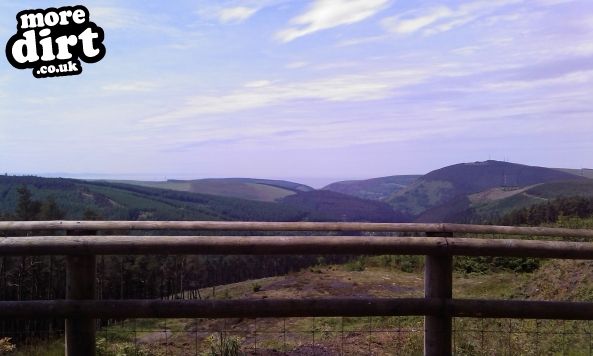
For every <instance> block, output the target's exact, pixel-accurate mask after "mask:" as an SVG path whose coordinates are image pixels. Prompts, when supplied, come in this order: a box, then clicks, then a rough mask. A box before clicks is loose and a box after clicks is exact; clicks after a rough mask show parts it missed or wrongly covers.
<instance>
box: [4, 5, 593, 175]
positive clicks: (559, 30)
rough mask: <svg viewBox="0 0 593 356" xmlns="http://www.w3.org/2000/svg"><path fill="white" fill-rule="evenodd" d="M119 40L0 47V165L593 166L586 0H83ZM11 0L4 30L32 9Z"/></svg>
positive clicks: (69, 168)
mask: <svg viewBox="0 0 593 356" xmlns="http://www.w3.org/2000/svg"><path fill="white" fill-rule="evenodd" d="M76 4H83V5H85V6H87V7H88V8H89V10H90V12H91V20H92V21H94V22H95V23H97V25H99V26H101V27H102V28H103V29H104V30H105V35H106V39H105V45H106V47H107V55H106V56H105V58H104V59H103V60H102V61H101V62H99V63H96V64H84V63H83V67H84V72H83V74H82V75H81V76H77V77H66V78H54V79H43V80H40V79H35V78H34V77H33V76H32V75H31V71H29V70H22V71H19V70H16V69H14V68H12V67H11V66H10V65H9V64H8V62H7V60H6V58H5V57H4V56H2V59H0V167H1V168H0V171H6V172H9V173H34V174H49V173H57V172H59V173H60V174H62V175H72V176H80V175H89V174H90V173H93V174H103V175H107V176H113V177H130V178H133V177H144V178H151V179H163V178H165V177H167V178H200V177H239V176H249V177H267V178H286V179H294V180H300V181H303V182H306V183H311V184H315V185H319V184H322V183H324V182H326V181H331V180H334V179H350V178H364V177H375V176H384V175H392V174H406V173H425V172H428V171H430V170H432V169H436V168H439V167H442V166H444V165H448V164H453V163H458V162H467V161H476V160H486V159H489V158H491V159H500V160H503V159H506V160H510V161H513V162H518V163H525V164H533V165H543V166H553V167H572V168H581V167H593V139H592V138H593V100H592V99H593V2H592V1H590V0H459V1H441V2H438V1H404V0H393V1H391V0H299V1H296V0H295V1H289V0H253V1H251V0H244V1H238V0H237V1H169V2H160V1H159V2H156V1H152V2H151V1H109V0H108V1H83V0H80V1H79V2H78V3H76ZM76 4H74V3H68V2H63V1H54V2H51V3H50V2H44V4H43V5H40V3H39V2H35V1H15V0H3V1H2V3H1V4H0V38H1V39H2V41H3V43H6V41H7V40H8V38H9V37H10V36H11V35H12V34H13V33H14V32H15V26H16V20H15V15H16V13H17V12H18V11H20V10H23V9H29V8H37V7H40V6H44V7H50V6H54V7H59V6H63V5H76Z"/></svg>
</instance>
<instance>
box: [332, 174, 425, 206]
mask: <svg viewBox="0 0 593 356" xmlns="http://www.w3.org/2000/svg"><path fill="white" fill-rule="evenodd" d="M419 177H421V176H419V175H401V176H389V177H381V178H372V179H365V180H346V181H342V182H336V183H332V184H330V185H328V186H326V187H324V188H323V190H331V191H332V192H337V193H342V194H348V195H352V196H355V197H358V198H362V199H371V200H379V201H383V200H385V199H386V198H388V197H390V196H391V195H393V194H394V193H395V192H398V191H400V190H402V189H404V188H405V187H407V186H408V185H410V184H411V183H413V182H414V181H416V179H418V178H419Z"/></svg>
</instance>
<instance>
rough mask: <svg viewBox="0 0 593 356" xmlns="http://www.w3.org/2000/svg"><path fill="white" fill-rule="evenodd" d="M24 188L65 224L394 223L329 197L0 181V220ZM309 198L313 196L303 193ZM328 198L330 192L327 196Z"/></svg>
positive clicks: (384, 209) (374, 208) (380, 212)
mask: <svg viewBox="0 0 593 356" xmlns="http://www.w3.org/2000/svg"><path fill="white" fill-rule="evenodd" d="M24 185H25V186H27V187H28V189H29V190H30V191H31V193H32V195H33V199H35V200H44V199H47V198H48V197H53V198H54V199H55V201H56V203H57V204H58V206H59V207H60V208H61V209H62V210H64V211H65V213H66V217H65V218H66V219H81V218H82V217H83V216H84V214H85V211H87V210H89V209H90V210H92V211H93V212H95V213H97V214H99V215H100V216H101V217H102V218H105V219H116V220H246V221H301V220H314V221H321V220H329V221H332V220H333V221H339V220H342V219H343V217H344V216H346V217H347V218H348V220H351V221H380V222H383V221H395V220H396V219H397V216H396V214H395V213H394V212H393V210H391V208H390V207H389V206H388V205H386V204H382V203H378V202H374V201H370V200H362V199H358V198H353V197H350V196H347V195H342V194H338V193H333V194H330V195H326V194H321V195H317V194H315V193H316V192H298V193H294V194H293V195H292V196H294V199H293V200H284V199H287V198H290V197H292V196H288V197H285V198H284V199H281V200H279V201H278V202H261V201H254V200H246V199H238V198H229V197H222V196H215V195H208V194H199V193H191V192H184V191H175V190H167V189H158V188H151V187H143V186H139V185H131V184H122V183H113V182H96V181H94V182H89V181H83V180H76V179H63V178H40V177H30V176H29V177H14V176H0V215H5V216H6V215H10V214H13V213H14V211H15V207H16V204H17V200H18V194H17V189H18V187H20V186H24ZM309 193H313V194H309ZM328 193H331V192H328Z"/></svg>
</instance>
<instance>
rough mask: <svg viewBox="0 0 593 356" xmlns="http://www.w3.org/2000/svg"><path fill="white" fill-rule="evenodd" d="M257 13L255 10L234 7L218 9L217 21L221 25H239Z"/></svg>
mask: <svg viewBox="0 0 593 356" xmlns="http://www.w3.org/2000/svg"><path fill="white" fill-rule="evenodd" d="M257 11H258V9H257V8H251V7H245V6H236V7H228V8H223V9H220V11H219V12H218V19H219V20H220V22H222V23H241V22H243V21H245V20H247V19H248V18H250V17H251V16H253V15H254V14H255V13H256V12H257Z"/></svg>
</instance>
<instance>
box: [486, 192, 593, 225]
mask: <svg viewBox="0 0 593 356" xmlns="http://www.w3.org/2000/svg"><path fill="white" fill-rule="evenodd" d="M591 216H593V198H585V197H578V196H574V197H562V198H557V199H554V200H550V201H547V202H545V203H541V204H536V205H532V206H530V207H526V208H522V209H518V210H515V211H513V212H511V213H509V214H507V215H505V216H503V217H502V218H500V219H499V220H498V221H496V223H498V224H501V225H532V226H537V225H542V224H550V223H555V222H557V221H558V219H559V218H560V217H577V218H588V217H591Z"/></svg>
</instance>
